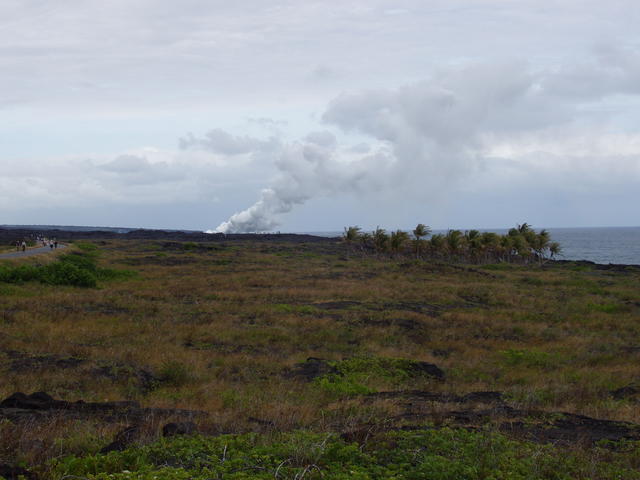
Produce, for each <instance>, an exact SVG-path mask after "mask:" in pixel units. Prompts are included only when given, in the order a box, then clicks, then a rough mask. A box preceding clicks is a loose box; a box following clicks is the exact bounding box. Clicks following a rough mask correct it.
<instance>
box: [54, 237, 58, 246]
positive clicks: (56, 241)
mask: <svg viewBox="0 0 640 480" xmlns="http://www.w3.org/2000/svg"><path fill="white" fill-rule="evenodd" d="M53 248H58V239H57V238H56V239H54V240H53Z"/></svg>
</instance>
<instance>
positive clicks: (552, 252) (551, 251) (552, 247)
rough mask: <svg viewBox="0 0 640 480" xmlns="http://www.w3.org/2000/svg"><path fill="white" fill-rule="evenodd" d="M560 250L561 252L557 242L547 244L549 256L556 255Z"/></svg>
mask: <svg viewBox="0 0 640 480" xmlns="http://www.w3.org/2000/svg"><path fill="white" fill-rule="evenodd" d="M561 252H562V247H561V246H560V244H559V243H558V242H551V243H550V244H549V256H550V257H551V258H553V257H555V256H556V255H559V254H560V253H561Z"/></svg>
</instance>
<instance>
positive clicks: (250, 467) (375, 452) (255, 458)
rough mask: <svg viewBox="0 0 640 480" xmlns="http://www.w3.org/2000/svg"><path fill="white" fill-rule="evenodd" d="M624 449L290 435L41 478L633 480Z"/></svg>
mask: <svg viewBox="0 0 640 480" xmlns="http://www.w3.org/2000/svg"><path fill="white" fill-rule="evenodd" d="M626 449H627V450H628V451H627V452H624V453H618V452H615V451H606V453H605V452H604V451H603V450H600V449H596V450H595V451H594V452H592V453H590V455H591V456H601V457H602V459H603V460H602V461H600V462H597V463H596V462H593V460H592V459H590V458H587V457H586V454H585V453H584V452H581V451H579V450H572V451H567V450H564V449H562V448H559V447H555V446H552V445H547V446H541V445H536V444H532V443H528V442H523V441H514V440H509V439H508V438H506V437H505V436H503V435H500V434H496V433H488V432H482V431H480V432H474V431H466V430H461V429H448V428H445V429H440V430H414V431H408V432H402V431H400V432H390V433H385V434H380V435H377V436H375V437H373V438H372V439H370V440H369V441H368V442H367V443H366V444H365V445H362V446H361V445H358V444H356V443H348V442H346V441H344V440H343V439H341V438H340V437H339V436H338V435H335V434H322V433H311V432H307V431H294V432H290V433H280V434H274V435H258V434H243V435H220V436H217V437H201V436H195V437H178V438H172V439H163V440H160V441H157V442H155V443H153V444H150V445H147V446H143V447H136V448H131V449H129V450H125V451H123V452H111V453H109V454H106V455H99V454H98V455H89V456H85V457H78V456H72V457H67V458H64V459H57V460H54V461H53V463H52V465H51V478H63V477H65V476H76V477H82V478H86V479H89V480H107V479H117V480H133V479H140V480H147V479H149V480H151V479H156V480H182V479H185V480H186V479H193V480H200V479H202V480H204V479H213V478H225V479H228V480H239V479H273V478H280V479H294V478H295V479H300V478H306V479H320V478H323V479H326V480H347V479H359V480H372V479H382V478H384V479H415V480H418V479H433V480H488V479H495V480H525V479H526V480H543V479H544V480H570V479H575V478H603V479H604V478H612V479H613V478H624V479H626V480H637V479H640V472H639V471H638V470H637V469H636V468H634V465H633V462H632V461H631V460H630V458H633V455H634V454H640V447H639V444H638V443H630V444H628V445H627V446H626ZM629 452H631V453H629ZM636 458H637V457H636Z"/></svg>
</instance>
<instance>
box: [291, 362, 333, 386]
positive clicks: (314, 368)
mask: <svg viewBox="0 0 640 480" xmlns="http://www.w3.org/2000/svg"><path fill="white" fill-rule="evenodd" d="M327 374H336V375H339V374H340V372H339V371H338V369H337V368H336V367H334V366H332V365H330V364H329V362H327V361H326V360H323V359H322V358H316V357H309V358H307V360H306V361H304V362H302V363H297V364H296V365H294V366H293V367H292V368H290V369H288V370H285V372H284V374H283V375H284V377H285V378H290V379H297V380H304V381H306V382H311V381H312V380H314V379H315V378H318V377H321V376H323V375H327Z"/></svg>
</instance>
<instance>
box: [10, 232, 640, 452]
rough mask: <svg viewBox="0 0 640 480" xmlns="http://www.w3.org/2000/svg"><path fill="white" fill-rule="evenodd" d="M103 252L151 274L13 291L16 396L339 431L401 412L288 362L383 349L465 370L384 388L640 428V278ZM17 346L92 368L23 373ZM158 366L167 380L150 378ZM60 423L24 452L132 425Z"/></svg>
mask: <svg viewBox="0 0 640 480" xmlns="http://www.w3.org/2000/svg"><path fill="white" fill-rule="evenodd" d="M100 250H101V252H102V253H101V260H100V262H101V264H102V265H103V266H106V267H110V268H128V269H132V270H135V271H137V272H138V276H137V277H135V278H133V279H128V280H124V281H118V282H110V283H104V284H102V285H101V286H100V288H98V289H82V288H74V287H51V286H46V285H41V284H36V283H33V284H24V285H7V284H0V362H1V365H2V370H3V371H2V372H0V374H1V375H2V378H3V382H1V383H0V397H5V396H8V395H9V394H11V393H13V392H15V391H23V392H27V393H30V392H33V391H41V390H42V391H46V392H48V393H49V394H51V395H53V396H54V397H56V398H63V399H66V400H78V399H83V400H87V401H102V400H122V399H135V400H139V401H140V402H142V403H143V404H144V405H145V406H157V407H180V408H189V409H200V410H205V411H207V412H209V413H210V418H209V420H208V427H206V428H209V429H211V430H216V429H218V430H220V431H242V430H247V429H254V428H255V424H253V423H252V422H251V421H250V420H249V418H250V417H256V418H260V419H266V420H269V421H272V422H274V424H275V425H276V426H277V427H278V428H282V429H289V428H295V427H303V426H314V427H316V428H329V427H332V428H333V427H335V426H336V425H342V426H346V425H349V424H353V423H357V422H359V421H362V420H363V419H366V418H371V417H377V418H380V417H382V416H384V415H385V414H388V415H393V414H394V412H396V410H397V406H396V405H394V404H393V403H392V402H386V403H385V402H381V403H380V404H376V405H374V406H371V407H369V408H368V409H365V408H364V407H363V406H362V405H361V404H359V403H358V402H357V401H352V402H351V404H350V403H349V401H339V400H337V399H336V398H335V397H332V396H331V395H329V394H327V393H326V392H324V391H322V390H321V389H319V388H318V386H317V385H315V384H306V383H300V382H296V381H293V380H290V379H286V378H284V377H283V375H282V371H283V370H284V369H285V368H287V367H291V366H292V365H293V364H295V363H296V362H300V361H303V360H304V359H306V358H307V357H310V356H314V357H322V358H326V359H329V360H341V359H343V358H347V357H352V356H355V355H370V356H382V357H396V358H409V359H414V360H423V361H427V362H431V363H435V364H437V365H438V366H440V367H441V368H442V369H443V370H444V371H445V372H446V374H447V380H446V382H444V383H439V382H435V381H433V380H429V379H422V380H418V381H414V380H412V381H410V382H405V383H402V382H400V383H399V384H398V383H394V382H393V381H391V380H389V379H384V378H382V379H377V380H375V379H374V380H372V382H373V383H372V385H371V387H372V388H375V389H378V390H386V389H390V388H411V389H425V390H430V391H434V392H438V391H442V392H453V393H459V394H463V393H466V392H469V391H477V390H498V391H501V392H505V393H506V394H507V395H508V396H509V398H510V399H511V401H512V403H513V404H514V405H515V406H522V407H531V408H537V409H548V410H562V411H570V412H578V413H583V414H587V415H592V416H596V417H601V418H611V419H616V420H626V421H633V422H640V410H638V409H637V405H635V404H634V403H632V401H630V400H613V399H612V397H611V396H610V392H611V391H612V390H614V389H616V388H619V387H622V386H625V385H628V384H630V383H632V382H634V381H638V380H639V379H640V362H639V361H638V360H639V359H640V322H638V319H639V318H640V307H639V305H640V289H638V281H639V280H640V275H639V274H638V273H637V272H635V273H615V272H607V271H597V270H590V269H587V270H580V269H575V268H571V267H569V266H564V267H546V268H541V267H539V266H533V267H511V266H505V267H504V268H499V269H496V270H492V269H488V268H475V267H474V268H471V269H469V268H458V267H451V266H446V265H431V264H425V263H414V262H408V263H407V262H406V261H398V260H389V259H374V258H369V257H368V258H360V257H353V256H352V257H350V258H348V259H347V258H346V257H345V256H344V252H343V250H342V247H340V246H335V248H334V247H331V246H326V245H324V244H318V245H314V244H308V245H296V244H282V245H275V244H274V245H272V244H259V243H255V244H253V243H235V244H234V243H217V244H211V245H202V246H196V247H189V246H187V247H186V248H182V247H181V245H180V244H176V245H173V246H171V247H169V248H166V247H163V246H162V245H161V244H159V243H156V242H150V241H149V242H135V243H134V242H117V241H111V242H104V243H103V244H102V245H101V246H100ZM67 252H68V250H67ZM67 252H63V253H67ZM19 261H20V262H44V261H50V259H49V260H45V259H44V258H40V257H38V258H37V259H21V260H19ZM328 302H354V303H352V304H342V305H337V306H335V308H331V306H327V305H323V304H327V303H328ZM11 352H19V354H20V355H23V356H27V357H29V356H32V357H33V356H49V357H50V358H52V359H54V358H55V359H64V358H69V357H74V358H78V359H79V360H80V362H78V364H77V365H75V366H73V367H68V368H62V367H59V366H56V364H55V361H54V360H50V361H46V360H45V361H39V362H40V363H38V361H35V362H32V363H31V364H29V365H30V366H28V367H24V366H22V367H21V365H20V362H19V361H18V360H16V358H15V353H11ZM109 369H111V371H112V372H114V373H113V375H107V374H106V373H105V372H107V371H110V370H109ZM142 371H144V372H149V373H151V374H152V375H153V376H154V378H156V379H158V381H157V382H156V383H155V384H154V385H151V386H149V385H143V382H141V380H140V376H141V372H142ZM96 372H99V373H96ZM100 372H101V373H100ZM56 425H57V424H56ZM56 425H53V426H50V429H49V430H48V431H49V433H46V432H39V433H38V434H37V435H36V436H37V438H43V437H44V438H47V439H49V440H50V441H49V444H48V445H49V446H48V447H47V448H44V447H42V448H40V447H38V448H40V450H38V449H36V448H35V447H34V448H28V447H24V445H25V444H24V442H29V441H30V440H29V438H30V437H28V436H27V438H23V439H22V440H20V442H22V443H20V445H22V447H21V448H23V449H24V450H25V451H26V452H30V453H28V456H31V457H36V458H38V459H40V457H42V456H46V455H51V452H52V450H51V448H52V447H51V445H63V447H60V448H62V449H63V450H64V448H67V447H68V444H69V442H71V440H66V441H62V440H59V438H62V437H64V438H67V439H68V438H75V437H74V435H76V436H80V437H81V436H82V435H80V433H77V432H76V430H78V431H84V430H82V429H85V430H86V429H89V430H91V434H90V435H89V434H87V435H86V438H94V437H96V438H104V437H105V436H107V434H108V433H109V434H110V433H112V431H113V430H114V428H115V427H104V426H98V425H96V426H94V427H87V426H86V425H85V426H81V425H80V426H77V427H76V429H75V430H74V429H71V430H68V427H65V428H66V429H67V430H65V429H64V428H57V427H56ZM4 428H9V427H7V426H5V427H4ZM12 428H13V427H12ZM42 428H45V427H42ZM70 432H71V433H73V435H71V434H70ZM74 432H75V433H74ZM14 433H15V432H14ZM34 435H35V434H34ZM6 438H8V437H7V436H6V435H5V440H4V441H5V442H7V440H6ZM55 439H58V440H55ZM56 442H57V443H56ZM65 442H67V443H65ZM78 442H79V440H78ZM71 443H72V442H71ZM96 443H98V442H97V441H96ZM64 445H67V447H64ZM14 447H15V442H14ZM73 448H80V447H77V446H74V447H73ZM69 449H70V447H68V448H67V450H69ZM10 450H11V448H9V447H7V446H6V445H5V447H4V451H5V452H8V451H10ZM36 450H37V451H36ZM41 450H42V451H44V452H45V453H42V454H40V453H37V452H40V451H41ZM15 451H16V450H15V448H14V450H13V452H14V453H15ZM34 452H35V453H34ZM56 452H58V451H56ZM1 455H2V453H1V451H0V460H1V459H2V458H1Z"/></svg>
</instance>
